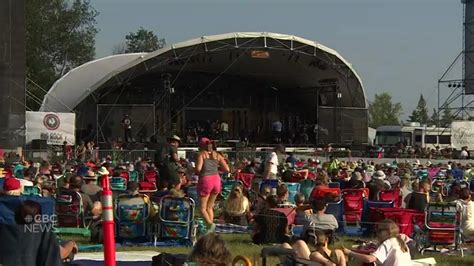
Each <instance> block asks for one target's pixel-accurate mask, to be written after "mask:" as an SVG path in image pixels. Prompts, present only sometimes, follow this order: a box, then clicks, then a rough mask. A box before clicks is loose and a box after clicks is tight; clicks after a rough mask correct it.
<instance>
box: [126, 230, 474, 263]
mask: <svg viewBox="0 0 474 266" xmlns="http://www.w3.org/2000/svg"><path fill="white" fill-rule="evenodd" d="M222 237H223V238H224V240H225V242H226V244H227V247H228V248H229V250H230V251H231V253H232V255H233V256H236V255H243V256H246V257H248V258H250V260H252V261H253V260H254V259H258V258H259V255H260V251H261V250H262V248H264V247H268V245H267V246H258V245H254V244H252V242H251V240H250V236H249V235H247V234H223V235H222ZM351 244H352V241H351V239H349V238H347V237H341V238H339V241H338V242H336V243H335V244H334V246H335V247H341V246H342V245H344V246H346V247H349V246H351ZM473 248H474V247H473ZM138 250H154V251H157V252H166V253H176V254H178V253H180V254H189V253H190V252H191V247H123V248H119V249H118V250H117V251H138ZM421 257H434V258H435V259H436V262H437V265H441V266H443V265H449V266H453V265H456V266H457V265H474V255H466V256H464V257H463V258H461V256H460V255H459V253H457V254H454V255H445V254H439V253H425V255H424V256H419V257H417V258H421ZM278 262H279V260H278V259H276V258H270V259H269V260H268V265H276V264H277V263H278ZM253 265H255V264H253ZM258 265H261V260H258ZM350 265H359V264H358V263H356V262H353V261H352V262H351V263H350Z"/></svg>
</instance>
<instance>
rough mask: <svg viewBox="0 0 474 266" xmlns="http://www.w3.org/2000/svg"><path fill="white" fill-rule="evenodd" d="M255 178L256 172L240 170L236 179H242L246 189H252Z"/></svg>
mask: <svg viewBox="0 0 474 266" xmlns="http://www.w3.org/2000/svg"><path fill="white" fill-rule="evenodd" d="M254 178H255V174H250V173H242V172H239V173H237V177H236V178H235V179H236V180H239V181H241V182H242V184H243V185H244V187H245V188H246V189H250V188H251V186H252V182H253V179H254Z"/></svg>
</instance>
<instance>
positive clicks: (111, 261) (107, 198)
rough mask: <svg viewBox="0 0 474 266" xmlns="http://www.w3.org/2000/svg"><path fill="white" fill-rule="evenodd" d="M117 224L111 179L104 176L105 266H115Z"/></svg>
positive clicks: (103, 224)
mask: <svg viewBox="0 0 474 266" xmlns="http://www.w3.org/2000/svg"><path fill="white" fill-rule="evenodd" d="M114 227H115V223H114V205H113V200H112V190H110V184H109V177H108V176H107V175H104V176H102V230H103V233H104V266H115V265H116V262H115V229H114Z"/></svg>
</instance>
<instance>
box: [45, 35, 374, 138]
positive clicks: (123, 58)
mask: <svg viewBox="0 0 474 266" xmlns="http://www.w3.org/2000/svg"><path fill="white" fill-rule="evenodd" d="M367 107H368V104H367V99H366V95H365V92H364V88H363V85H362V81H361V79H360V77H359V76H358V75H357V73H356V72H355V70H354V69H353V68H352V66H351V64H349V63H348V62H347V61H346V60H345V59H344V58H343V57H342V56H341V55H340V54H339V53H337V52H336V51H334V50H332V49H330V48H328V47H326V46H323V45H321V44H319V43H317V42H313V41H309V40H306V39H303V38H299V37H296V36H292V35H283V34H275V33H260V32H242V33H227V34H221V35H214V36H205V37H201V38H197V39H192V40H189V41H185V42H181V43H178V44H174V45H170V46H167V47H165V48H163V49H161V50H158V51H155V52H151V53H137V54H123V55H113V56H109V57H105V58H101V59H98V60H95V61H92V62H89V63H86V64H84V65H82V66H79V67H78V68H76V69H73V70H71V71H70V72H69V73H68V74H66V75H65V76H64V77H62V78H61V79H59V80H58V81H57V82H56V83H55V84H54V85H53V87H52V88H51V90H50V91H49V92H48V94H47V95H46V96H45V99H44V101H43V105H42V107H41V111H46V112H75V113H76V128H77V129H78V130H79V131H78V133H79V135H78V136H77V138H78V139H81V138H84V137H85V136H87V135H88V136H94V138H96V139H97V140H98V141H99V142H104V141H107V140H111V139H117V138H122V139H123V129H122V127H121V126H122V125H121V121H122V119H123V116H124V115H125V114H129V115H130V116H131V120H132V135H133V137H134V139H136V140H141V139H147V138H150V137H151V136H153V135H154V134H156V135H157V136H163V135H167V134H168V133H169V132H174V133H177V134H178V135H180V136H182V137H184V136H186V133H187V130H188V129H190V128H193V127H196V126H197V125H198V124H199V125H200V126H201V127H206V124H207V123H208V122H207V121H209V122H210V123H212V122H213V121H216V120H219V121H226V122H227V123H228V124H229V138H232V139H238V138H239V137H241V136H242V135H247V136H248V137H251V138H253V141H254V142H257V143H268V139H269V138H270V136H271V125H272V123H273V122H274V121H276V120H278V119H279V120H280V121H281V122H282V123H283V133H284V137H285V135H290V134H295V135H299V134H302V131H303V130H304V131H305V132H306V134H307V135H308V143H312V144H314V143H316V142H317V143H319V144H322V143H355V144H360V143H366V142H367V128H368V114H367ZM316 124H317V125H318V126H317V127H315V125H316ZM315 128H316V129H315Z"/></svg>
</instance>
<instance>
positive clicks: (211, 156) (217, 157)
mask: <svg viewBox="0 0 474 266" xmlns="http://www.w3.org/2000/svg"><path fill="white" fill-rule="evenodd" d="M219 168H220V169H221V170H222V171H223V172H227V173H228V172H229V171H230V169H229V165H228V164H227V162H226V160H225V158H224V156H222V155H221V154H219V153H218V152H217V151H215V150H214V144H213V142H212V141H211V140H210V139H208V138H205V137H204V138H201V139H200V140H199V154H198V156H197V159H196V167H195V169H194V170H195V172H196V174H198V175H199V181H198V185H197V191H198V194H199V201H200V206H199V207H200V211H201V213H202V216H203V218H204V220H205V222H206V224H207V229H208V230H207V231H208V232H214V231H215V228H216V225H215V224H214V202H215V200H216V198H217V196H218V195H219V193H221V177H220V175H219Z"/></svg>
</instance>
